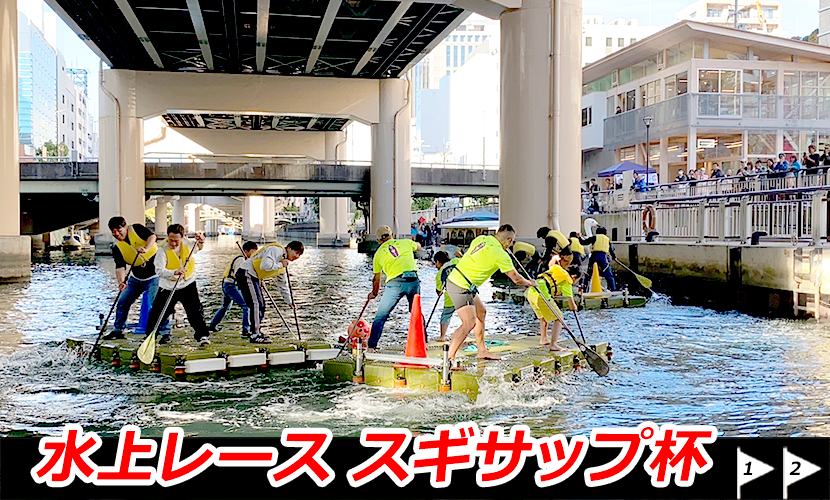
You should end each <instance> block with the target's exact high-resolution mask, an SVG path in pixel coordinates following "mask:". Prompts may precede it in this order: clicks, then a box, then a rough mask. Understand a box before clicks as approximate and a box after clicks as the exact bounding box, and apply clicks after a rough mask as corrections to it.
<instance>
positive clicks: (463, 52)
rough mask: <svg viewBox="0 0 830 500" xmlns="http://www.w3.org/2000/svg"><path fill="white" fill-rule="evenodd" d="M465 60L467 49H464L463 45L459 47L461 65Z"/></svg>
mask: <svg viewBox="0 0 830 500" xmlns="http://www.w3.org/2000/svg"><path fill="white" fill-rule="evenodd" d="M465 62H467V51H465V50H464V47H461V65H462V66H464V63H465Z"/></svg>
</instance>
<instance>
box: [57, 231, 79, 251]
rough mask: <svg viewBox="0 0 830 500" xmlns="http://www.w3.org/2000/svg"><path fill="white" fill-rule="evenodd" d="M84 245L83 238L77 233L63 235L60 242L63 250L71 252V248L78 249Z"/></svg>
mask: <svg viewBox="0 0 830 500" xmlns="http://www.w3.org/2000/svg"><path fill="white" fill-rule="evenodd" d="M83 246H84V243H83V238H82V237H81V235H79V234H75V233H72V234H69V235H66V236H64V237H63V242H62V243H61V248H62V249H63V250H64V251H65V252H71V251H73V250H80V249H81V247H83Z"/></svg>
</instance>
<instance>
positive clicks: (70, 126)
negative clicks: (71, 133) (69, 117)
mask: <svg viewBox="0 0 830 500" xmlns="http://www.w3.org/2000/svg"><path fill="white" fill-rule="evenodd" d="M69 128H70V129H71V130H75V122H72V123H70V124H69Z"/></svg>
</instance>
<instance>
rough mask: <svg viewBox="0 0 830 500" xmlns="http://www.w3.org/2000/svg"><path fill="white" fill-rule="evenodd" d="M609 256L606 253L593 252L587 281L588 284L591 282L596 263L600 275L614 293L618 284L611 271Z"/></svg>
mask: <svg viewBox="0 0 830 500" xmlns="http://www.w3.org/2000/svg"><path fill="white" fill-rule="evenodd" d="M608 257H609V256H608V254H607V253H605V252H591V259H590V261H589V262H588V275H586V277H585V279H586V280H588V283H590V282H591V281H590V280H591V278H590V276H591V274H592V273H593V272H594V263H597V264H598V267H599V274H600V276H602V277H603V278H605V281H607V282H608V290H609V291H611V292H613V291H615V290H616V289H617V283H616V282H615V281H614V272H613V271H612V270H611V263H610V262H609V260H608Z"/></svg>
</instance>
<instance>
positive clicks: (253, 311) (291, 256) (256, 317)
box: [236, 241, 305, 344]
mask: <svg viewBox="0 0 830 500" xmlns="http://www.w3.org/2000/svg"><path fill="white" fill-rule="evenodd" d="M243 250H244V249H243ZM303 252H305V247H304V246H303V244H302V242H299V241H292V242H291V243H289V244H288V245H286V246H285V247H283V246H282V245H277V244H276V243H271V244H269V245H265V246H264V247H262V248H260V249H259V250H257V252H256V253H255V254H254V255H252V256H251V258H249V259H248V260H246V261H245V262H243V263H242V265H240V266H239V270H238V271H237V272H236V282H237V284H238V286H239V291H240V292H242V296H243V297H244V298H245V303H246V304H248V307H250V313H249V315H248V317H249V319H250V321H251V342H253V343H254V344H268V343H270V342H271V339H270V338H269V337H268V336H267V335H265V334H264V333H262V331H261V330H260V324H261V322H262V318H263V316H264V311H265V298H264V297H263V296H262V287H263V286H265V285H264V283H262V281H263V280H267V279H270V278H274V277H277V276H279V277H280V280H279V283H280V286H279V290H280V295H282V298H283V299H284V300H285V302H286V303H288V304H289V306H291V307H294V304H293V302H292V301H291V292H290V290H289V289H288V282H287V280H286V273H285V270H286V268H287V267H288V263H289V262H292V261H294V260H297V259H299V258H300V256H301V255H303Z"/></svg>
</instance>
